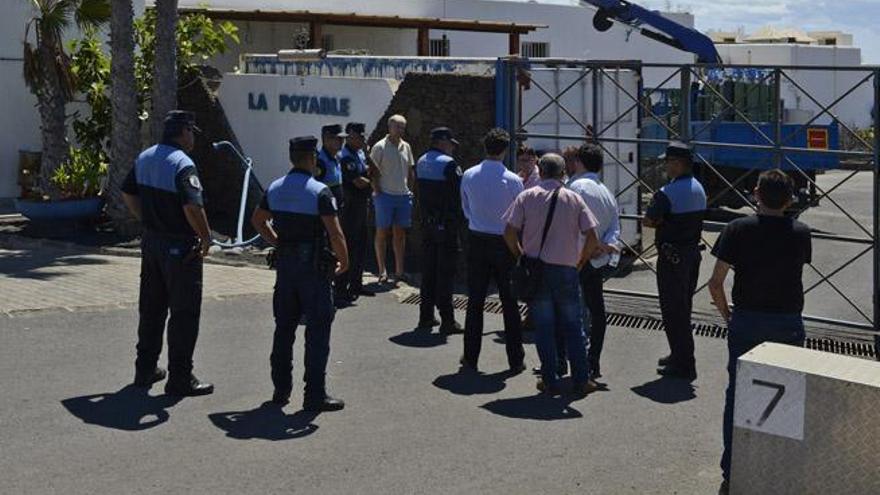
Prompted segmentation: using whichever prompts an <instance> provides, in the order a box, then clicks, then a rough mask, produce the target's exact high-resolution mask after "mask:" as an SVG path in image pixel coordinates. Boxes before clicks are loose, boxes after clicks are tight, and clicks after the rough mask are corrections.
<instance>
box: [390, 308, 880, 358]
mask: <svg viewBox="0 0 880 495" xmlns="http://www.w3.org/2000/svg"><path fill="white" fill-rule="evenodd" d="M421 300H422V298H421V296H419V295H418V294H411V295H409V296H407V297H406V298H405V299H404V300H403V301H401V303H402V304H419V303H420V302H421ZM467 303H468V298H467V297H465V296H455V297H453V298H452V305H453V306H454V307H455V308H456V309H460V310H464V309H466V308H467ZM483 310H484V311H485V312H487V313H492V314H501V312H502V307H501V301H499V300H498V299H494V298H489V299H487V300H486V303H485V305H483ZM519 312H520V314H522V315H525V314H526V313H528V306H526V305H525V304H523V303H520V304H519ZM605 319H606V321H607V322H608V325H609V326H615V327H621V328H629V329H634V330H648V331H658V332H659V331H663V329H664V328H663V321H662V320H659V319H657V318H650V317H646V316H634V315H627V314H623V313H611V312H609V313H607V315H606V317H605ZM693 328H694V335H696V336H698V337H709V338H713V339H727V328H726V327H723V326H721V325H714V324H709V323H694V324H693ZM804 347H805V348H807V349H812V350H816V351H823V352H830V353H833V354H842V355H845V356H854V357H861V358H867V359H876V358H877V349H876V347H875V346H874V344H871V343H867V342H852V341H847V340H839V339H831V338H827V337H826V338H817V337H808V338H807V341H806V344H805V345H804Z"/></svg>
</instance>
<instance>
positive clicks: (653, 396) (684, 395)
mask: <svg viewBox="0 0 880 495" xmlns="http://www.w3.org/2000/svg"><path fill="white" fill-rule="evenodd" d="M631 390H632V391H633V392H635V393H636V395H640V396H642V397H644V398H646V399H650V400H652V401H654V402H658V403H660V404H678V403H679V402H686V401H689V400H692V399H696V398H697V394H696V388H695V387H694V385H693V384H692V383H690V382H688V381H686V380H681V379H678V378H668V377H665V376H664V377H660V378H658V379H656V380H654V381H651V382H648V383H645V384H643V385H639V386H638V387H633V388H632V389H631Z"/></svg>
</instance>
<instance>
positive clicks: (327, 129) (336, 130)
mask: <svg viewBox="0 0 880 495" xmlns="http://www.w3.org/2000/svg"><path fill="white" fill-rule="evenodd" d="M327 134H332V135H334V136H336V137H341V138H344V137H348V134H346V133H344V132H342V126H341V125H340V124H327V125H325V126H324V127H322V128H321V135H322V136H326V135H327Z"/></svg>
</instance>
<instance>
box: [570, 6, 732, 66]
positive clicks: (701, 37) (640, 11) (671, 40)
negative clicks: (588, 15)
mask: <svg viewBox="0 0 880 495" xmlns="http://www.w3.org/2000/svg"><path fill="white" fill-rule="evenodd" d="M581 1H582V2H584V3H588V4H590V5H592V6H594V7H596V8H598V9H599V10H598V11H597V12H596V16H595V18H593V26H594V27H595V28H596V29H597V30H599V31H607V30H609V29H611V26H612V25H613V24H612V22H611V21H612V20H615V21H617V22H621V23H623V24H627V25H629V26H632V27H634V28H637V29H639V30H640V31H641V33H642V35H644V36H646V37H648V38H651V39H653V40H656V41H659V42H661V43H665V44H667V45H669V46H672V47H675V48H678V49H680V50H684V51H687V52H690V53H693V54H695V55H696V56H697V61H698V62H699V63H704V64H717V63H721V57H720V56H719V55H718V50H717V49H716V48H715V43H713V42H712V40H711V39H710V38H709V37H708V36H706V35H705V34H703V33H701V32H699V31H697V30H696V29H691V28H689V27H687V26H682V25H681V24H679V23H677V22H675V21H673V20H670V19H668V18H666V17H663V16H662V15H660V13H659V12H655V11H653V10H648V9H646V8H644V7H640V6H638V5H636V4H634V3H631V2H628V1H626V0H581ZM643 25H648V26H651V27H653V28H654V29H656V30H658V31H660V32H657V31H652V30H650V29H645V28H643V27H642V26H643Z"/></svg>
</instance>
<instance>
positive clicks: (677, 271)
mask: <svg viewBox="0 0 880 495" xmlns="http://www.w3.org/2000/svg"><path fill="white" fill-rule="evenodd" d="M659 251H660V256H659V258H658V261H657V291H658V292H659V295H660V312H661V314H662V316H663V326H664V327H665V329H666V339H667V340H668V341H669V350H670V354H671V356H672V360H671V363H670V366H673V367H678V368H681V369H684V370H692V369H694V366H695V361H694V334H693V330H692V329H691V310H692V308H693V299H694V291H696V289H697V279H698V277H699V276H700V262H701V261H702V256H701V255H700V251H699V249H698V248H697V246H680V245H679V246H675V245H670V244H664V245H662V246H660V249H659Z"/></svg>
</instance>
